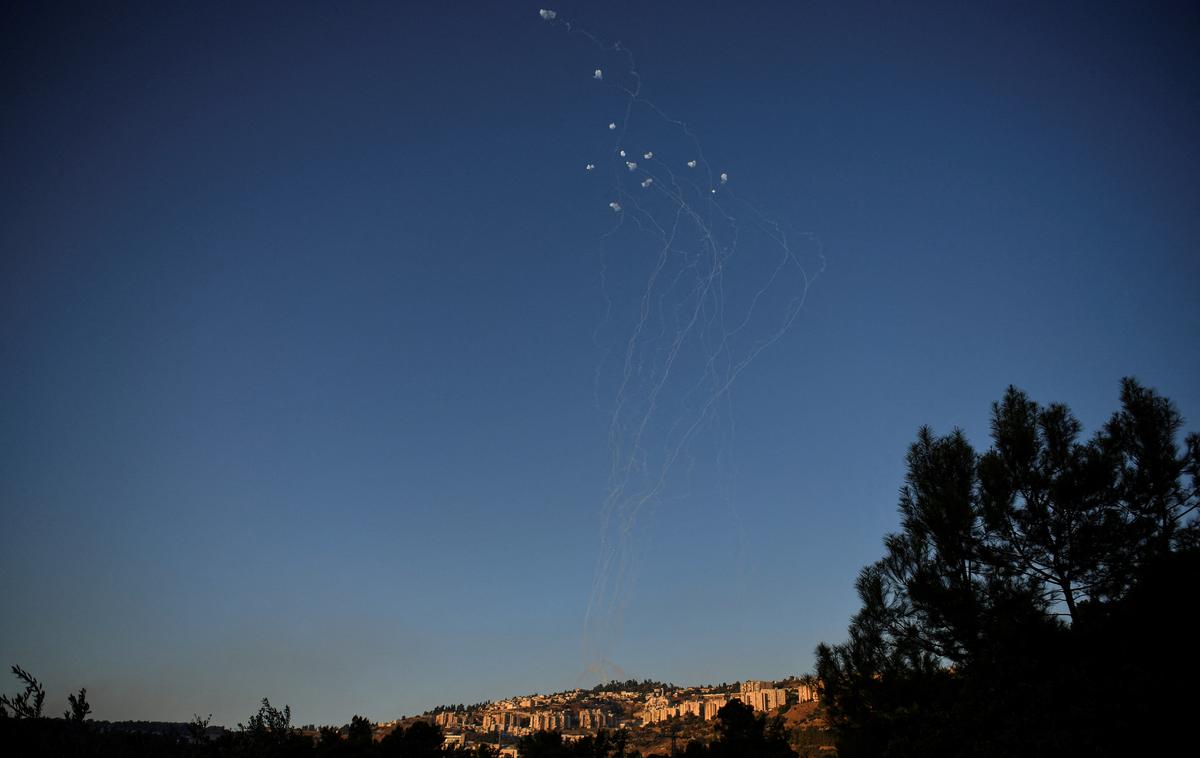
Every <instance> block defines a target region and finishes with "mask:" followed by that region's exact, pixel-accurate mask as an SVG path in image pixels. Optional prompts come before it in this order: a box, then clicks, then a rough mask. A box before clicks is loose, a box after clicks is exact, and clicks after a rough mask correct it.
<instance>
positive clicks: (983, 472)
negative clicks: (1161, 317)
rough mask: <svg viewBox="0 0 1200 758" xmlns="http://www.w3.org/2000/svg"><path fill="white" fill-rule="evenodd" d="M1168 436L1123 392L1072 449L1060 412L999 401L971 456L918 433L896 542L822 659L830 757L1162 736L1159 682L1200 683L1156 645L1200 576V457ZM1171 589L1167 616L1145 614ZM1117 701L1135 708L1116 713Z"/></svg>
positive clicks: (1166, 412) (1160, 416)
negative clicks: (831, 729)
mask: <svg viewBox="0 0 1200 758" xmlns="http://www.w3.org/2000/svg"><path fill="white" fill-rule="evenodd" d="M1182 424H1183V421H1182V419H1181V417H1180V416H1179V414H1178V412H1177V411H1176V410H1175V409H1174V406H1173V405H1172V404H1171V403H1170V402H1169V401H1168V400H1166V399H1165V398H1162V397H1160V396H1159V395H1157V393H1155V392H1154V391H1153V390H1150V389H1146V388H1143V387H1141V386H1140V385H1139V384H1137V382H1135V381H1133V380H1132V379H1126V380H1125V381H1124V382H1123V383H1122V391H1121V410H1120V411H1118V412H1117V413H1116V414H1114V416H1113V417H1112V419H1111V420H1110V421H1109V422H1108V423H1107V424H1106V425H1105V427H1104V428H1103V429H1102V430H1101V431H1100V432H1099V433H1098V434H1097V435H1096V436H1095V437H1094V438H1093V439H1092V440H1090V441H1086V442H1084V441H1081V439H1080V433H1081V425H1080V424H1079V422H1078V421H1077V420H1076V419H1075V418H1074V417H1073V416H1072V415H1071V413H1070V411H1069V410H1068V409H1067V408H1066V406H1063V405H1051V406H1047V407H1045V408H1043V407H1041V406H1039V405H1038V404H1036V403H1034V402H1032V401H1031V400H1029V398H1028V397H1026V396H1025V394H1024V393H1022V392H1020V391H1018V390H1016V389H1014V388H1011V387H1010V388H1009V390H1008V392H1007V393H1006V394H1005V396H1004V399H1003V400H1002V401H1001V402H1000V403H997V404H995V405H994V406H993V409H992V429H991V436H992V446H991V448H990V449H989V450H988V451H987V452H986V453H984V454H983V455H977V454H976V453H975V451H974V450H973V449H972V448H971V446H970V445H969V443H968V442H967V440H966V438H965V437H964V435H963V434H962V433H961V432H959V431H957V430H955V431H953V432H951V433H950V434H949V435H946V436H944V437H938V436H936V435H934V434H933V433H932V431H930V430H929V429H928V428H922V429H921V430H920V431H919V432H918V435H917V441H916V442H914V443H913V445H912V446H911V448H910V449H909V453H908V458H907V462H908V473H907V476H906V479H905V485H904V487H903V488H902V489H901V493H900V514H901V529H900V531H899V532H897V533H895V534H891V535H888V536H887V537H886V538H885V540H884V546H885V555H884V557H883V558H882V559H881V560H880V561H878V562H877V563H875V564H872V565H871V566H868V567H866V568H865V569H863V571H862V572H861V573H860V575H859V578H858V582H857V585H856V586H857V590H858V594H859V597H860V599H861V601H862V609H861V610H860V611H859V612H858V613H857V614H856V615H855V616H854V618H853V619H852V620H851V623H850V627H849V630H848V636H849V639H848V640H847V641H846V642H844V643H842V644H840V645H834V646H830V645H825V644H822V645H820V646H819V647H818V648H817V669H818V675H819V676H820V678H821V681H822V684H823V687H824V700H825V703H826V706H827V707H828V709H829V713H830V717H831V719H832V720H833V723H834V724H835V726H836V727H837V729H838V733H839V739H840V744H839V748H840V751H841V754H842V755H843V756H846V757H848V758H852V757H853V756H857V755H895V756H902V755H914V756H915V755H950V754H955V755H968V754H969V755H980V756H983V755H996V756H1000V755H1015V754H1028V755H1042V754H1062V753H1063V752H1072V753H1080V752H1087V753H1090V754H1095V755H1115V754H1119V753H1120V752H1121V751H1125V750H1130V749H1132V748H1133V747H1134V744H1133V743H1132V742H1130V741H1128V740H1127V739H1126V738H1125V735H1126V733H1127V732H1128V731H1132V730H1133V728H1134V727H1133V726H1132V724H1134V723H1137V722H1139V721H1140V723H1142V724H1144V725H1153V729H1152V730H1153V731H1155V732H1157V733H1165V732H1169V731H1170V729H1171V727H1170V726H1169V722H1167V721H1165V720H1164V717H1163V714H1165V713H1170V712H1173V711H1172V708H1173V701H1171V700H1170V699H1169V698H1166V697H1164V696H1163V694H1162V693H1164V692H1166V691H1167V689H1166V688H1164V687H1163V686H1162V684H1163V682H1162V679H1163V678H1164V677H1165V676H1166V672H1167V671H1171V673H1172V675H1176V674H1183V673H1184V672H1185V671H1189V672H1194V670H1195V663H1194V661H1193V659H1194V656H1193V655H1191V654H1190V648H1191V643H1190V641H1188V642H1185V641H1184V640H1183V639H1181V638H1180V637H1179V635H1178V634H1176V633H1175V632H1174V631H1168V630H1175V629H1179V628H1184V627H1183V622H1182V621H1181V619H1182V618H1183V616H1182V615H1180V614H1182V613H1183V612H1184V611H1189V612H1190V611H1191V610H1194V609H1195V606H1196V601H1195V594H1194V591H1190V590H1189V591H1182V588H1184V587H1189V585H1190V582H1191V581H1193V577H1196V576H1197V575H1198V574H1200V569H1198V568H1197V566H1198V564H1200V562H1198V561H1197V560H1196V552H1195V550H1194V546H1195V545H1196V542H1197V540H1196V539H1195V534H1196V531H1197V526H1196V520H1195V517H1194V515H1193V513H1194V511H1195V510H1196V508H1197V506H1198V505H1200V496H1198V494H1197V476H1196V473H1197V471H1200V464H1198V463H1197V459H1196V452H1197V450H1200V441H1198V440H1197V437H1196V435H1190V436H1189V437H1188V439H1187V444H1186V451H1185V452H1183V453H1182V454H1181V453H1180V450H1179V447H1178V445H1177V444H1176V441H1175V440H1176V437H1177V436H1178V433H1179V431H1180V429H1181V428H1182ZM1172 583H1174V584H1175V586H1176V587H1177V588H1178V590H1180V591H1177V592H1176V594H1175V596H1174V597H1173V598H1172V602H1171V603H1167V604H1164V605H1162V606H1153V605H1152V604H1149V603H1147V602H1146V601H1145V598H1147V597H1158V596H1159V595H1160V593H1161V592H1162V591H1163V590H1164V589H1165V588H1166V587H1167V586H1169V585H1170V584H1172ZM1134 608H1136V609H1137V611H1136V614H1134V613H1133V612H1132V609H1134ZM1134 618H1138V621H1137V622H1135V621H1134ZM1155 620H1158V621H1159V622H1160V623H1161V625H1157V626H1156V625H1154V624H1153V622H1154V621H1155ZM1151 629H1154V630H1155V631H1154V632H1150V631H1149V630H1151ZM1164 643H1169V646H1166V647H1164ZM1118 649H1128V650H1130V651H1139V653H1140V658H1139V656H1136V655H1135V656H1127V657H1126V658H1125V659H1124V660H1122V659H1121V658H1120V657H1119V656H1118V657H1117V658H1114V657H1113V651H1115V650H1118ZM1151 650H1154V651H1156V652H1160V653H1162V652H1165V658H1167V659H1168V660H1162V658H1163V657H1164V656H1159V657H1158V658H1157V659H1156V660H1153V662H1152V661H1151V660H1149V659H1146V658H1145V653H1146V652H1148V651H1151ZM1188 676H1189V677H1191V676H1193V674H1191V673H1189V674H1188ZM1114 687H1118V688H1120V691H1126V692H1138V698H1137V699H1136V702H1134V703H1132V704H1131V703H1130V702H1129V701H1128V700H1125V701H1123V705H1122V707H1121V708H1115V707H1114V706H1113V703H1114V702H1117V701H1118V696H1117V692H1116V691H1114V689H1113V688H1114ZM1176 723H1178V721H1177V722H1176ZM1122 729H1124V730H1125V731H1122ZM1139 747H1141V748H1145V747H1146V745H1145V744H1143V745H1140V746H1139Z"/></svg>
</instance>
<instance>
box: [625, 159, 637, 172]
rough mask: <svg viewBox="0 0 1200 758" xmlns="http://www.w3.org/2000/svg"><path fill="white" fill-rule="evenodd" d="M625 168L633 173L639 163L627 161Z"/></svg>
mask: <svg viewBox="0 0 1200 758" xmlns="http://www.w3.org/2000/svg"><path fill="white" fill-rule="evenodd" d="M625 168H627V169H629V170H630V171H633V170H634V169H635V168H637V161H625Z"/></svg>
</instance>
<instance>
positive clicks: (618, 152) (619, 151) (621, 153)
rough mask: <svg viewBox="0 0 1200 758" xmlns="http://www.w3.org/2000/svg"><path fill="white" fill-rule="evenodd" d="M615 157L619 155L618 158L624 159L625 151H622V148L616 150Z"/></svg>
mask: <svg viewBox="0 0 1200 758" xmlns="http://www.w3.org/2000/svg"><path fill="white" fill-rule="evenodd" d="M617 155H619V156H621V157H622V158H624V157H625V149H624V148H621V149H620V150H618V151H617Z"/></svg>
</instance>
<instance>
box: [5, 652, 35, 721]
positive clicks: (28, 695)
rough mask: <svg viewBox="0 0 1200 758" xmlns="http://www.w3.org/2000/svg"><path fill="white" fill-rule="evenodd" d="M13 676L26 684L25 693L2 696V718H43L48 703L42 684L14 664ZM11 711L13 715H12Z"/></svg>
mask: <svg viewBox="0 0 1200 758" xmlns="http://www.w3.org/2000/svg"><path fill="white" fill-rule="evenodd" d="M12 672H13V674H14V675H15V676H16V677H17V678H18V679H20V680H21V681H22V682H25V691H24V692H22V693H21V694H20V695H13V696H12V697H9V696H8V695H0V717H4V718H7V717H9V716H11V717H12V718H18V719H36V718H41V717H42V706H43V705H44V704H45V702H46V691H45V690H44V689H42V683H41V682H39V681H38V680H37V679H35V678H34V676H33V674H30V673H29V672H28V671H26V670H25V669H23V668H21V667H20V666H17V665H16V664H13V667H12ZM10 711H11V713H10Z"/></svg>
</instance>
